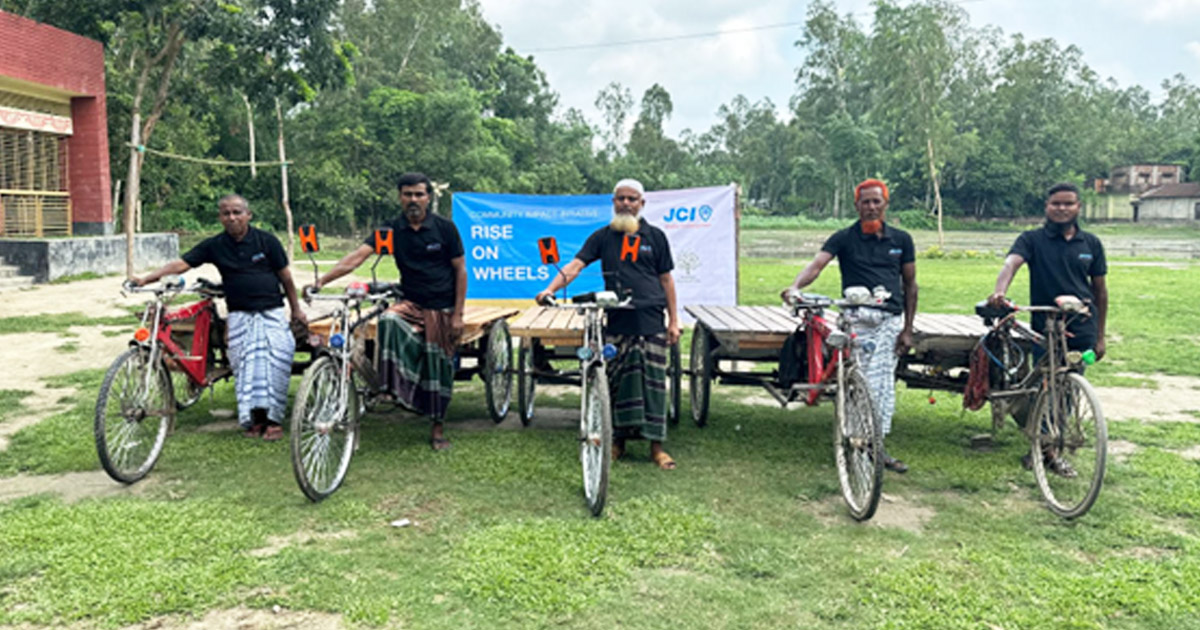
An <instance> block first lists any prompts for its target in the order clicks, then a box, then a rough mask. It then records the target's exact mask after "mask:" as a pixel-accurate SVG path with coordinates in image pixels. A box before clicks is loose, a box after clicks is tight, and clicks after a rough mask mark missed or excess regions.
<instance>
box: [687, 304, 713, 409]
mask: <svg viewBox="0 0 1200 630" xmlns="http://www.w3.org/2000/svg"><path fill="white" fill-rule="evenodd" d="M712 363H713V361H712V334H711V333H709V332H708V327H707V326H705V325H704V324H696V328H695V329H694V330H693V331H692V356H691V364H692V378H691V381H690V383H689V389H690V391H691V397H692V420H693V421H695V422H696V426H698V427H702V426H704V425H706V424H708V397H709V394H710V393H711V391H710V390H711V389H712V372H713V366H712Z"/></svg>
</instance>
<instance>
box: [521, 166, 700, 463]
mask: <svg viewBox="0 0 1200 630" xmlns="http://www.w3.org/2000/svg"><path fill="white" fill-rule="evenodd" d="M645 193H646V191H645V188H644V187H643V186H642V183H641V182H639V181H637V180H635V179H623V180H621V181H619V182H617V185H616V186H614V187H613V214H612V221H611V222H610V223H609V224H608V225H606V226H604V227H602V228H600V229H599V230H596V231H595V232H593V233H592V235H591V236H589V237H588V239H587V241H586V242H585V243H584V244H583V248H582V249H580V250H579V253H578V254H576V255H575V258H574V259H572V260H571V262H569V263H567V264H566V265H565V266H564V267H563V269H562V273H561V274H559V275H556V276H555V277H554V279H553V280H551V281H550V285H549V286H547V287H546V289H545V290H544V291H542V292H541V293H539V294H538V295H537V301H538V303H544V302H545V300H546V298H548V297H549V296H551V295H553V294H554V292H555V291H557V290H559V289H561V288H563V287H565V286H567V285H568V284H570V282H571V281H572V280H574V279H575V278H576V276H578V275H579V272H580V271H583V268H584V267H586V266H588V265H589V264H591V263H593V262H595V261H597V260H599V261H600V264H601V268H602V269H603V271H604V288H605V289H608V290H610V291H619V290H622V289H629V290H631V291H632V292H633V308H632V309H628V310H625V309H621V310H612V311H609V312H608V317H607V321H606V322H605V326H604V337H605V341H606V342H607V343H611V344H613V345H614V346H616V347H617V357H616V359H615V360H614V361H611V362H610V363H609V364H608V365H609V382H610V383H612V384H613V387H614V389H615V396H613V399H612V400H613V457H614V459H615V458H620V457H621V456H622V455H624V454H625V442H626V440H631V439H644V440H649V441H650V459H651V460H652V461H653V462H654V463H655V464H657V465H658V467H659V468H661V469H662V470H673V469H674V468H675V460H673V459H672V458H671V456H670V455H668V454H667V452H666V451H665V450H663V442H664V441H666V439H667V390H666V379H667V349H668V348H669V347H670V346H671V345H674V344H675V343H677V342H678V341H679V334H680V330H679V314H678V311H677V309H676V300H675V280H674V279H673V278H672V276H671V270H672V269H673V268H674V266H675V264H674V262H673V260H672V258H671V245H670V243H669V242H667V235H666V234H664V233H663V231H662V230H660V229H658V228H656V227H654V226H653V225H650V224H649V223H646V220H645V219H643V218H641V216H640V214H641V211H642V209H643V208H645V207H646V198H645ZM627 238H628V239H629V240H630V241H631V242H633V243H635V249H636V253H635V252H633V251H632V250H630V249H629V248H628V246H627V243H626V241H627ZM664 309H665V310H666V317H665V318H664V315H663V310H664ZM664 319H666V323H665V324H664V323H663V320H664ZM639 403H640V404H639Z"/></svg>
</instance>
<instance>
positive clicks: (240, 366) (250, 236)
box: [131, 195, 306, 441]
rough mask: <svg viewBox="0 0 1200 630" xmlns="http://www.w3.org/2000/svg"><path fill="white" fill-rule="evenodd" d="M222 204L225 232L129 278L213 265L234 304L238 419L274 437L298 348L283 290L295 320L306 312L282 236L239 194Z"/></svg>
mask: <svg viewBox="0 0 1200 630" xmlns="http://www.w3.org/2000/svg"><path fill="white" fill-rule="evenodd" d="M217 207H218V209H219V212H220V219H221V224H222V225H224V226H225V231H224V232H222V233H220V234H218V235H216V236H213V237H211V238H208V239H205V240H204V241H201V243H200V244H199V245H197V246H195V247H193V248H192V249H191V250H190V251H188V252H187V253H186V254H184V255H183V257H182V258H181V259H179V260H176V261H173V262H170V263H167V264H166V265H164V266H163V267H161V268H160V269H158V270H156V271H154V272H153V273H151V274H150V275H147V276H145V277H142V278H132V279H131V280H132V281H133V282H134V283H135V284H137V285H138V286H142V285H145V284H147V283H150V282H154V281H155V280H158V279H159V278H161V277H163V276H165V275H167V274H181V273H183V272H185V271H187V270H188V269H191V268H193V267H198V266H200V265H203V264H205V263H212V264H214V265H216V267H217V270H218V271H219V272H220V273H221V281H222V283H223V284H224V289H225V305H226V307H227V308H228V309H229V318H228V325H229V341H228V348H229V359H230V364H231V365H232V366H233V374H234V378H235V389H236V393H237V401H238V423H239V424H240V425H241V426H242V428H243V429H245V430H246V433H245V434H246V436H247V437H260V436H261V437H262V438H263V439H264V440H267V441H275V440H278V439H280V438H282V437H283V426H282V424H281V423H282V422H283V415H284V412H285V411H286V410H287V390H288V381H289V380H290V379H291V376H292V355H293V354H294V353H295V349H296V340H295V338H294V337H293V336H292V333H291V330H290V329H289V328H288V319H287V317H285V315H284V310H283V298H284V295H285V294H286V296H287V301H288V306H289V307H290V308H291V319H292V321H293V322H295V323H296V324H297V325H300V326H304V325H306V319H305V316H304V311H302V310H300V303H299V302H298V301H297V300H296V285H295V284H293V282H292V274H291V272H290V271H288V260H287V254H286V253H285V252H284V251H283V245H281V244H280V243H279V239H277V238H275V235H274V234H271V233H269V232H264V231H262V230H259V229H257V228H255V227H253V226H251V225H250V219H251V213H250V207H249V205H248V204H247V203H246V200H245V199H243V198H242V197H240V196H238V195H226V196H224V197H222V198H221V200H220V201H219V202H218V203H217Z"/></svg>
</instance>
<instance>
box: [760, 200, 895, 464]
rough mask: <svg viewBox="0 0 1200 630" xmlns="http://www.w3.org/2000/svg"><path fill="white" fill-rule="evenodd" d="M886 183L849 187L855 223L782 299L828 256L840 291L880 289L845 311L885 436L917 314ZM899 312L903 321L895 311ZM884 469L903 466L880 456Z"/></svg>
mask: <svg viewBox="0 0 1200 630" xmlns="http://www.w3.org/2000/svg"><path fill="white" fill-rule="evenodd" d="M887 206H888V189H887V184H884V183H883V182H881V181H879V180H877V179H868V180H866V181H864V182H862V183H860V184H859V185H858V186H856V187H855V188H854V208H855V209H856V210H858V221H857V222H855V224H854V225H851V226H850V227H848V228H846V229H844V230H840V231H838V232H835V233H834V235H833V236H830V237H829V240H827V241H825V244H824V245H822V246H821V251H820V252H818V253H817V255H816V257H815V258H813V260H812V262H810V263H808V266H806V267H805V268H804V269H803V270H802V271H801V272H800V273H799V274H797V275H796V279H795V280H794V281H793V282H792V284H791V286H789V287H788V288H786V289H784V290H783V292H782V295H784V296H785V298H786V296H787V294H788V293H789V292H791V291H799V290H800V289H802V288H804V287H806V286H808V285H810V284H812V283H813V282H814V281H816V279H817V277H818V276H820V275H821V270H823V269H824V268H825V265H828V264H829V262H830V261H831V260H833V259H834V258H837V259H838V267H839V269H840V271H841V275H842V290H843V291H845V290H846V288H847V287H855V286H859V287H866V288H867V289H868V290H873V289H874V288H875V287H878V286H882V287H883V288H884V289H885V290H886V291H887V292H888V293H890V297H888V299H887V300H886V301H885V302H884V303H883V304H880V305H879V306H878V307H875V308H870V307H867V308H856V309H853V310H852V311H849V312H847V313H845V314H844V315H845V316H848V317H851V318H852V321H853V324H852V326H853V331H854V333H855V335H856V337H857V340H858V342H859V343H858V344H857V345H856V347H855V360H856V361H858V363H859V365H860V366H861V367H862V370H863V375H864V376H865V377H866V379H867V384H868V386H869V387H870V389H871V403H872V406H873V407H874V408H875V415H876V416H878V420H879V422H880V424H881V425H882V428H883V434H884V435H887V434H888V433H891V430H892V413H893V411H894V410H895V408H896V361H897V357H898V356H899V355H902V354H904V353H906V352H908V351H909V349H910V348H912V345H913V332H912V326H913V317H914V316H915V315H916V312H917V265H916V252H915V251H914V248H913V240H912V237H911V236H909V235H908V232H905V231H904V230H901V229H898V228H895V227H892V226H890V225H888V224H887V223H886V222H884V216H885V214H886V213H887ZM902 312H903V318H902V317H901V313H902ZM883 463H884V466H886V467H887V469H888V470H891V471H895V472H898V473H903V472H906V471H907V470H908V466H907V465H905V463H904V462H902V461H900V460H898V459H896V458H894V457H892V456H891V455H888V454H887V452H886V451H885V452H884V455H883Z"/></svg>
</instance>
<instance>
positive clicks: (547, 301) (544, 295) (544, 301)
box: [533, 291, 554, 306]
mask: <svg viewBox="0 0 1200 630" xmlns="http://www.w3.org/2000/svg"><path fill="white" fill-rule="evenodd" d="M533 301H534V302H537V303H538V304H540V305H542V306H550V305H552V304H554V292H553V291H542V292H541V293H538V294H537V296H536V297H534V298H533Z"/></svg>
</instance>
